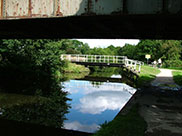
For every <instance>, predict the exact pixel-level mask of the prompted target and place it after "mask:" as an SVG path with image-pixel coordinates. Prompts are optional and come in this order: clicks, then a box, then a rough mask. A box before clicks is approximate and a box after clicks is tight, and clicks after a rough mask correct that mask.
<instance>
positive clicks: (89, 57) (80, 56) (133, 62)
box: [61, 54, 144, 72]
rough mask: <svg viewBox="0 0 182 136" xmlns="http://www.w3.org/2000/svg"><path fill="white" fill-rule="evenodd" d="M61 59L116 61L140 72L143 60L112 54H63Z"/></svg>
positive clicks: (100, 61) (91, 61) (99, 61)
mask: <svg viewBox="0 0 182 136" xmlns="http://www.w3.org/2000/svg"><path fill="white" fill-rule="evenodd" d="M61 60H68V61H70V62H90V63H115V64H124V65H125V66H126V67H128V68H130V69H133V70H134V71H137V72H140V71H141V65H144V63H143V62H142V61H137V60H132V59H128V58H127V57H126V56H111V55H83V54H62V55H61Z"/></svg>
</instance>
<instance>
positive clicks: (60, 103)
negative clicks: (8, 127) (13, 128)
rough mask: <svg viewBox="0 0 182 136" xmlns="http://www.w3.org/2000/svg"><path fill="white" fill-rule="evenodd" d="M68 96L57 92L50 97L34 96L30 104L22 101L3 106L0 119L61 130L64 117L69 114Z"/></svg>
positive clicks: (0, 100)
mask: <svg viewBox="0 0 182 136" xmlns="http://www.w3.org/2000/svg"><path fill="white" fill-rule="evenodd" d="M66 95H67V93H64V92H60V91H56V92H53V93H52V94H51V95H50V96H49V97H40V96H34V97H32V98H29V99H31V100H30V101H29V102H27V101H26V102H22V101H23V100H22V101H21V102H19V103H16V102H15V103H14V104H11V105H7V104H5V105H2V106H1V111H0V112H1V114H0V118H2V119H7V120H15V121H20V122H25V123H33V124H39V125H45V126H52V127H56V128H61V127H62V126H63V122H64V120H65V119H66V118H65V116H64V115H65V114H66V113H68V105H67V104H66V101H67V98H66ZM6 96H8V95H6ZM26 97H27V96H24V99H26ZM7 99H8V98H7ZM17 99H18V97H17ZM15 101H16V100H15ZM1 102H2V97H1V99H0V103H1Z"/></svg>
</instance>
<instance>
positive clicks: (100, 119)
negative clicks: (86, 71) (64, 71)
mask: <svg viewBox="0 0 182 136" xmlns="http://www.w3.org/2000/svg"><path fill="white" fill-rule="evenodd" d="M94 79H95V80H96V79H97V80H96V81H94ZM100 80H101V81H102V82H101V81H99V77H96V78H95V77H87V78H82V79H80V80H79V79H77V80H74V79H71V80H68V81H65V82H64V83H63V86H64V91H66V92H68V97H69V98H70V99H71V101H69V104H70V105H71V109H70V110H69V113H68V114H66V118H67V120H66V121H64V128H66V129H70V130H78V131H83V132H96V131H97V130H99V128H100V125H101V124H103V123H105V122H109V121H111V120H113V119H114V117H115V116H116V115H117V114H118V112H119V111H120V110H121V109H122V108H123V106H124V105H125V104H126V103H127V102H128V101H129V99H130V98H131V97H132V95H133V94H134V93H135V91H136V89H134V88H133V87H131V86H129V85H127V84H125V83H121V76H120V75H111V76H110V77H109V78H108V77H107V78H103V77H102V78H100ZM104 80H106V81H104Z"/></svg>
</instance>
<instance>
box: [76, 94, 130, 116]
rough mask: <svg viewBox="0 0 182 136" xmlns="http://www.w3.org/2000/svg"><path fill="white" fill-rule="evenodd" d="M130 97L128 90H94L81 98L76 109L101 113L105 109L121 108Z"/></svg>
mask: <svg viewBox="0 0 182 136" xmlns="http://www.w3.org/2000/svg"><path fill="white" fill-rule="evenodd" d="M130 98H131V95H130V94H129V93H128V92H126V91H120V92H119V91H100V92H93V93H90V94H88V95H86V96H84V97H83V98H81V99H80V104H79V105H77V107H76V109H78V110H80V112H82V113H89V114H100V113H102V112H104V111H105V110H120V109H121V108H122V107H123V106H124V105H125V104H126V103H127V101H128V100H129V99H130Z"/></svg>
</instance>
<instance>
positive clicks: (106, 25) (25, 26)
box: [0, 14, 182, 39]
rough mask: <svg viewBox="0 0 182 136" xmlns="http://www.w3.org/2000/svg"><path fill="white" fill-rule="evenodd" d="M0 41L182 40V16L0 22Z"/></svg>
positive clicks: (104, 17) (115, 16)
mask: <svg viewBox="0 0 182 136" xmlns="http://www.w3.org/2000/svg"><path fill="white" fill-rule="evenodd" d="M0 38H105V39H106V38H125V39H133V38H134V39H182V16H181V15H164V14H162V15H108V16H107V15H106V16H73V17H61V18H35V19H17V20H1V21H0Z"/></svg>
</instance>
